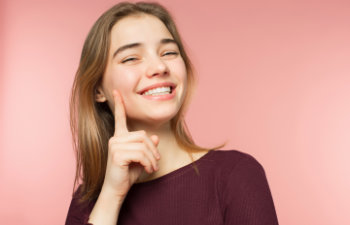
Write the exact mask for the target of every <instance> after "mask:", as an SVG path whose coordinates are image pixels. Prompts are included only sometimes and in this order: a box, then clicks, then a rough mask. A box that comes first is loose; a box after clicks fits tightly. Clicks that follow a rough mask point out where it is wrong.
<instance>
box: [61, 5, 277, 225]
mask: <svg viewBox="0 0 350 225" xmlns="http://www.w3.org/2000/svg"><path fill="white" fill-rule="evenodd" d="M193 76H194V74H193V70H192V65H191V62H190V60H189V58H188V56H187V54H186V52H185V49H184V47H183V44H182V41H181V38H180V36H179V34H178V32H177V29H176V26H175V24H174V22H173V20H172V18H171V17H170V14H169V13H168V12H167V10H166V9H165V8H164V7H162V6H161V5H159V4H156V3H136V4H133V3H126V2H123V3H120V4H117V5H115V6H114V7H112V8H111V9H109V10H108V11H106V12H105V13H104V14H103V15H102V16H101V17H100V18H99V19H98V20H97V21H96V23H95V24H94V26H93V27H92V29H91V31H90V33H89V35H88V37H87V39H86V41H85V43H84V47H83V51H82V55H81V60H80V65H79V68H78V71H77V73H76V76H75V80H74V84H73V88H72V96H71V105H70V106H71V128H72V134H73V141H74V144H75V150H76V158H77V168H76V177H75V184H74V191H73V199H72V202H71V204H70V208H69V211H68V215H67V219H66V224H67V225H74V224H75V225H77V224H92V223H93V224H95V225H97V224H104V225H106V224H119V225H127V224H153V225H156V224H162V225H163V224H201V225H203V224H240V225H244V224H266V225H267V224H269V225H274V224H278V222H277V216H276V212H275V208H274V204H273V200H272V196H271V193H270V190H269V186H268V183H267V180H266V176H265V172H264V169H263V167H262V166H261V165H260V164H259V162H257V161H256V160H255V159H254V158H253V157H252V156H250V155H248V154H246V153H243V152H240V151H237V150H228V151H219V150H217V149H219V148H221V147H222V146H223V145H221V146H218V147H214V148H203V147H200V146H198V145H196V144H195V143H194V141H193V140H192V138H191V135H190V134H189V132H188V130H187V128H186V123H185V121H184V114H185V111H186V108H187V106H188V104H189V102H190V99H191V94H192V91H193V89H194V77H193ZM76 187H78V188H77V189H76Z"/></svg>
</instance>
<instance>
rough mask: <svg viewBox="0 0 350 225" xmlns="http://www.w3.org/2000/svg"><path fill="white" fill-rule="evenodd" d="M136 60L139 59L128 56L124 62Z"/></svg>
mask: <svg viewBox="0 0 350 225" xmlns="http://www.w3.org/2000/svg"><path fill="white" fill-rule="evenodd" d="M135 60H137V58H133V57H131V58H127V59H125V60H123V61H122V63H126V62H129V61H135Z"/></svg>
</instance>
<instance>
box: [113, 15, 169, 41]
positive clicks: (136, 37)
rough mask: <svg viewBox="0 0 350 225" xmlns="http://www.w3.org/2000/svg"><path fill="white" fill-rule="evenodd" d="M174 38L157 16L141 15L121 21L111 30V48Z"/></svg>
mask: <svg viewBox="0 0 350 225" xmlns="http://www.w3.org/2000/svg"><path fill="white" fill-rule="evenodd" d="M164 38H172V35H171V34H170V32H169V30H168V29H167V28H166V26H165V25H164V23H163V22H162V21H161V20H160V19H158V18H157V17H155V16H152V15H147V14H141V15H132V16H127V17H125V18H123V19H121V20H119V21H118V22H117V23H116V24H115V25H114V26H113V27H112V30H111V47H118V46H122V45H125V44H130V43H153V42H157V43H158V42H159V40H160V39H164Z"/></svg>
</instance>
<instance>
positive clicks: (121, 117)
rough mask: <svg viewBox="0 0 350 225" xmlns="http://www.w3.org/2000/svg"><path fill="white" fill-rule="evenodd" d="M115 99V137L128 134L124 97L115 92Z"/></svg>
mask: <svg viewBox="0 0 350 225" xmlns="http://www.w3.org/2000/svg"><path fill="white" fill-rule="evenodd" d="M113 97H114V122H115V124H114V136H117V135H120V134H123V133H127V132H128V127H127V125H126V116H125V108H124V102H123V99H122V96H121V95H120V93H119V91H117V90H113Z"/></svg>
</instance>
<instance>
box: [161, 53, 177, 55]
mask: <svg viewBox="0 0 350 225" xmlns="http://www.w3.org/2000/svg"><path fill="white" fill-rule="evenodd" d="M178 54H179V53H177V52H166V53H164V55H178Z"/></svg>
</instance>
